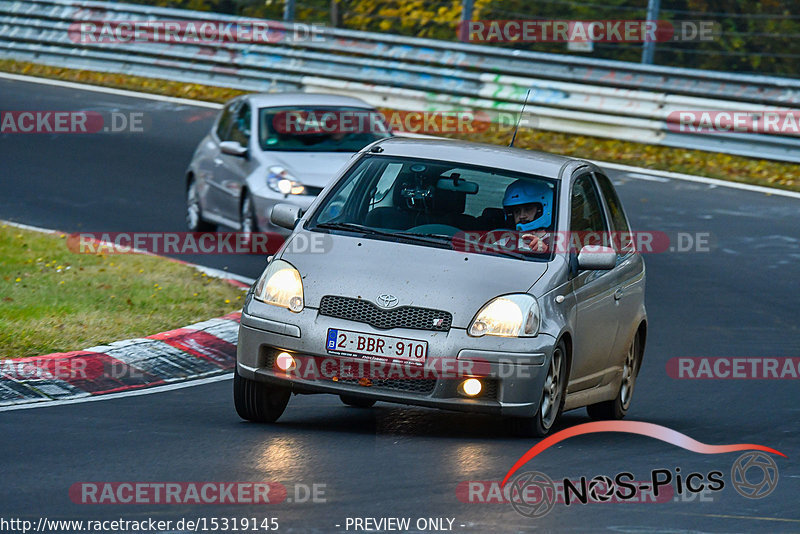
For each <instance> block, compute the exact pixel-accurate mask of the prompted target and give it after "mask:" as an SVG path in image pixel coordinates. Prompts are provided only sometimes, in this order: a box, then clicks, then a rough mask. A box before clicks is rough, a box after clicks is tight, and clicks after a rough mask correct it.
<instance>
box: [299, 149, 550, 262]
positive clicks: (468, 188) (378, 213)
mask: <svg viewBox="0 0 800 534" xmlns="http://www.w3.org/2000/svg"><path fill="white" fill-rule="evenodd" d="M518 180H523V181H524V182H527V183H532V184H538V185H540V186H542V187H544V188H545V190H546V191H549V192H550V193H551V195H550V198H551V199H553V200H554V199H556V198H557V184H556V181H554V180H550V179H546V178H543V177H539V176H535V175H530V174H522V173H515V172H511V171H503V170H497V169H491V168H485V167H477V166H467V165H459V164H457V163H453V162H444V161H434V160H419V159H409V158H393V157H387V156H367V157H364V158H363V159H362V160H361V162H359V164H357V165H356V166H355V167H354V168H353V169H352V170H351V171H350V173H349V174H348V175H347V176H345V177H344V178H343V179H342V180H341V181H340V182H339V183H338V184H337V186H336V187H335V188H334V190H333V191H332V192H331V193H330V194H328V196H327V197H326V198H325V200H324V201H323V202H322V204H321V205H320V206H319V207H318V208H317V210H316V211H315V213H314V214H313V216H312V218H311V219H310V222H309V225H310V227H314V226H316V225H322V226H323V227H325V226H330V225H331V224H333V225H336V224H350V225H359V227H363V228H366V229H371V230H376V231H380V232H384V233H391V234H393V235H398V236H403V235H410V234H413V235H421V236H439V237H442V236H447V237H453V238H457V239H456V240H451V241H457V240H458V239H472V240H473V241H474V240H478V241H480V242H483V243H488V242H494V240H496V239H500V238H501V237H502V236H501V234H509V235H513V234H511V233H513V232H516V225H515V222H514V218H513V215H512V214H511V212H510V210H508V209H504V206H503V198H504V195H505V192H506V189H507V188H508V187H509V186H510V185H511V184H513V183H514V182H517V181H518ZM553 200H551V209H552V213H551V216H550V218H549V221H547V223H546V224H545V225H544V226H542V227H541V228H537V229H536V231H537V232H542V233H544V232H547V231H551V230H553V228H554V227H555V223H556V209H555V204H556V203H555V202H554V201H553ZM516 234H519V232H516ZM456 248H458V247H456ZM513 249H516V247H507V250H513ZM470 251H471V252H490V253H491V252H494V251H493V250H483V248H482V247H476V248H475V249H474V250H470ZM528 252H529V255H532V253H531V251H528ZM538 252H543V251H541V250H540V251H538ZM533 255H537V256H539V257H541V254H533ZM548 255H549V253H548Z"/></svg>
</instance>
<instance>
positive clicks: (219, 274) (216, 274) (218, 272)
mask: <svg viewBox="0 0 800 534" xmlns="http://www.w3.org/2000/svg"><path fill="white" fill-rule="evenodd" d="M0 224H5V225H8V226H13V227H14V228H21V229H23V230H31V231H33V232H41V233H43V234H54V235H60V234H68V233H69V232H61V231H59V230H52V229H50V228H41V227H39V226H31V225H29V224H22V223H17V222H13V221H6V220H3V219H0ZM101 243H102V241H101ZM108 245H109V246H112V245H113V243H109V244H108ZM133 250H134V251H135V252H138V253H140V254H146V255H148V256H159V257H166V256H160V255H159V254H153V253H150V252H147V251H146V250H136V249H133ZM169 259H173V258H169ZM180 261H181V263H183V264H184V265H188V266H189V267H194V268H195V269H197V270H198V271H200V272H201V273H205V274H206V275H208V276H210V277H212V278H223V279H225V278H230V279H231V280H237V281H239V282H242V283H245V284H247V285H252V284H253V282H255V281H256V279H255V278H249V277H247V276H242V275H240V274H235V273H229V272H228V271H223V270H222V269H214V268H213V267H206V266H205V265H198V264H196V263H189V262H188V261H183V260H180Z"/></svg>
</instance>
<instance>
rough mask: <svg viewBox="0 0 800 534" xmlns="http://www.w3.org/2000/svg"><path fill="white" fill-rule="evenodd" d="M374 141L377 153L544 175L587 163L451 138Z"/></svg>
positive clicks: (553, 175) (550, 175) (566, 157)
mask: <svg viewBox="0 0 800 534" xmlns="http://www.w3.org/2000/svg"><path fill="white" fill-rule="evenodd" d="M377 144H378V145H380V147H381V148H382V149H383V151H382V152H380V154H381V155H382V156H410V157H418V158H423V159H435V160H445V161H454V162H458V163H464V164H468V165H481V166H485V167H495V168H499V169H506V170H511V171H517V172H524V173H530V174H535V175H538V176H544V177H546V178H558V177H559V176H560V174H561V172H560V171H561V169H562V167H564V166H565V165H567V164H569V163H572V164H573V165H574V166H576V167H577V166H580V165H582V164H586V165H590V164H589V163H588V162H584V161H582V160H578V159H575V158H570V157H568V156H559V155H557V154H549V153H547V152H536V151H533V150H523V149H520V148H509V147H504V146H498V145H489V144H485V143H472V142H469V141H460V140H458V141H457V140H450V139H432V138H408V137H391V138H387V139H384V140H382V141H380V142H379V143H377ZM371 150H372V151H374V149H371Z"/></svg>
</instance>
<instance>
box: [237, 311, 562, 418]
mask: <svg viewBox="0 0 800 534" xmlns="http://www.w3.org/2000/svg"><path fill="white" fill-rule="evenodd" d="M328 328H337V329H341V330H351V331H356V332H363V333H367V334H377V335H388V336H394V337H401V338H407V339H412V340H419V341H427V342H428V357H427V369H428V371H429V372H428V373H424V372H423V373H420V371H419V368H417V370H416V371H415V372H414V373H412V372H411V371H408V369H409V368H408V367H407V366H401V367H403V368H405V369H406V370H407V371H403V372H401V373H400V374H395V375H392V373H391V372H390V373H389V375H386V374H382V375H380V374H379V375H378V378H377V379H376V375H374V374H373V373H374V370H375V369H374V368H373V367H371V363H370V362H369V361H366V362H365V360H363V359H361V358H358V357H345V356H337V355H332V354H328V353H327V352H326V350H325V344H326V340H327V332H328ZM554 343H555V339H554V338H553V337H552V336H549V335H547V334H539V335H538V336H536V337H534V338H500V337H494V336H484V337H481V338H473V337H470V336H468V335H467V333H466V331H465V330H464V329H459V328H451V329H450V330H449V331H448V332H432V331H426V330H413V329H405V328H393V329H390V330H380V329H377V328H374V327H372V326H370V325H368V324H366V323H360V322H355V321H349V320H344V319H338V318H334V317H327V316H321V315H319V313H318V311H317V310H316V309H313V308H306V309H304V310H303V311H302V312H300V313H292V312H290V311H289V310H286V309H283V308H278V307H275V306H271V305H268V304H264V303H262V302H259V301H257V300H254V299H252V298H248V300H247V302H246V305H245V308H244V311H243V313H242V318H241V325H240V327H239V344H238V348H237V368H238V372H239V374H240V375H242V376H243V377H245V378H249V379H251V380H258V381H261V382H267V383H274V384H280V385H284V386H286V385H288V386H290V387H291V388H292V391H294V392H295V393H332V394H340V395H341V394H344V395H352V396H358V397H364V398H370V399H374V400H379V401H386V402H396V403H402V404H412V405H418V406H428V407H433V408H442V409H448V410H459V411H466V412H479V413H491V414H499V415H513V416H526V417H529V416H532V415H534V414H535V412H536V410H537V409H538V405H539V401H540V398H541V395H542V389H543V386H544V380H545V376H546V374H547V365H546V364H548V363H549V360H550V357H551V356H552V352H553V346H554ZM280 351H286V352H288V353H290V354H292V355H293V356H294V357H295V358H296V360H298V362H303V363H304V365H303V366H301V367H302V369H304V370H307V369H308V362H311V361H312V360H313V364H314V365H313V366H312V367H316V369H318V370H319V372H316V373H307V372H305V371H302V372H297V371H296V372H290V373H287V372H284V371H281V370H280V369H278V368H277V367H276V366H275V365H274V359H275V355H276V354H277V353H278V352H280ZM346 369H350V370H356V373H355V374H354V375H353V374H349V373H348V372H347V371H346ZM383 369H384V370H385V367H384V368H383ZM395 369H396V370H397V369H399V368H398V367H396V368H395ZM343 370H345V372H342V371H343ZM364 370H367V372H366V373H364ZM365 376H367V377H368V378H371V379H370V380H366V381H364V380H361V381H359V380H358V378H359V377H365ZM393 376H394V378H393ZM469 376H475V377H479V379H480V380H481V381H482V383H483V385H484V389H483V391H482V393H481V394H480V395H479V396H477V397H474V398H470V397H467V396H465V395H463V394H461V393H459V388H458V386H459V384H460V383H461V382H462V381H463V380H464V379H465V378H466V377H469ZM334 377H335V378H334Z"/></svg>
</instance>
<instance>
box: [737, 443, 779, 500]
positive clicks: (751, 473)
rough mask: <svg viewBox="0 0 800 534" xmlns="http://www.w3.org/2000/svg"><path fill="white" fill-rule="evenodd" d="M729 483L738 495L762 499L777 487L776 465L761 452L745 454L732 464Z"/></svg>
mask: <svg viewBox="0 0 800 534" xmlns="http://www.w3.org/2000/svg"><path fill="white" fill-rule="evenodd" d="M731 482H732V483H733V487H734V489H735V490H736V491H738V492H739V495H741V496H743V497H747V498H748V499H763V498H764V497H766V496H767V495H769V494H770V493H772V492H773V491H775V488H776V487H777V486H778V464H776V463H775V460H773V459H772V458H771V457H769V456H767V455H766V454H764V453H763V452H759V451H750V452H746V453H744V454H742V455H741V456H739V458H737V459H736V461H735V462H733V467H732V468H731Z"/></svg>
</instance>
